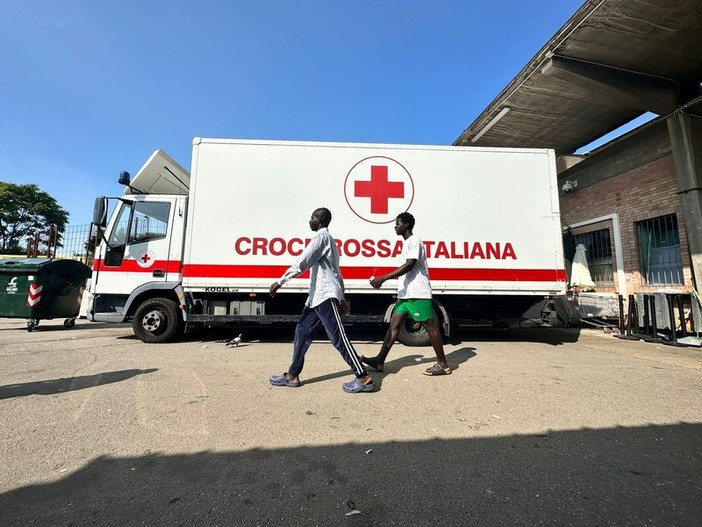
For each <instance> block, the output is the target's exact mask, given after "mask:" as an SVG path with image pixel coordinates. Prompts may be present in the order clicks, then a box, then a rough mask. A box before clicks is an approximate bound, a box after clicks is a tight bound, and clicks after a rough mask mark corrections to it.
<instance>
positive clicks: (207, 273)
mask: <svg viewBox="0 0 702 527" xmlns="http://www.w3.org/2000/svg"><path fill="white" fill-rule="evenodd" d="M287 269H288V267H287V266H283V265H209V264H185V265H184V266H183V277H184V278H272V279H277V278H280V277H281V276H282V275H283V273H285V271H286V270H287ZM394 269H395V267H342V268H341V274H342V275H343V276H344V278H346V279H365V280H367V279H369V278H370V277H371V276H381V275H384V274H386V273H389V272H390V271H392V270H394ZM302 276H303V277H305V276H307V273H305V274H303V275H302ZM429 276H430V278H431V279H432V280H446V281H463V280H464V281H472V282H477V281H481V282H482V281H496V282H565V280H566V273H565V270H564V269H451V268H442V267H432V268H431V269H429Z"/></svg>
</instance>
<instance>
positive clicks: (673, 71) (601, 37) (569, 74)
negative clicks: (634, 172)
mask: <svg viewBox="0 0 702 527" xmlns="http://www.w3.org/2000/svg"><path fill="white" fill-rule="evenodd" d="M700 30H702V2H701V1H700V0H677V1H675V2H652V1H643V0H598V1H588V2H586V3H585V4H584V5H583V6H582V7H581V8H580V9H579V10H578V11H577V12H576V13H575V14H574V15H573V16H572V17H571V18H570V20H568V22H566V24H565V25H564V26H563V27H562V28H561V29H560V30H559V31H558V32H557V33H556V34H555V35H554V36H553V37H552V38H551V39H550V40H549V41H548V42H547V43H546V45H545V46H544V47H543V48H542V49H541V50H540V51H539V52H538V53H537V54H536V56H535V57H534V58H533V59H532V60H531V61H529V63H528V64H527V65H526V66H525V67H524V69H523V70H522V71H521V72H520V73H519V74H518V75H517V76H516V77H515V78H514V79H513V80H512V81H511V82H510V83H509V84H508V85H507V87H506V88H505V89H504V90H503V91H502V92H501V93H500V94H499V95H498V96H497V98H496V99H495V100H494V101H493V102H492V103H491V104H490V105H489V106H488V107H487V108H486V109H485V110H484V111H483V112H482V113H481V114H480V116H479V117H478V118H477V119H476V120H475V121H474V122H473V123H472V124H471V125H470V126H469V127H468V128H466V130H465V131H464V132H463V133H462V134H461V135H460V137H458V138H457V139H456V141H455V142H454V145H467V146H509V147H535V148H553V149H555V150H556V152H557V153H559V154H570V153H573V152H575V151H576V150H577V149H578V148H580V147H582V146H584V145H587V144H589V143H591V142H592V141H594V140H596V139H598V138H600V137H602V136H603V135H605V134H607V133H609V132H611V131H612V130H615V129H617V128H618V127H620V126H621V125H623V124H626V123H627V122H629V121H631V120H632V119H634V118H636V117H638V116H639V115H641V114H643V113H645V112H647V111H650V112H653V113H656V114H658V115H667V114H668V113H671V112H673V111H675V110H676V109H677V108H678V107H679V106H681V105H683V104H685V103H687V102H689V101H691V100H693V99H694V98H696V97H698V96H699V95H700V81H702V35H700ZM505 108H509V109H508V110H506V109H505ZM498 116H499V117H498ZM491 123H492V124H491ZM476 137H477V139H476Z"/></svg>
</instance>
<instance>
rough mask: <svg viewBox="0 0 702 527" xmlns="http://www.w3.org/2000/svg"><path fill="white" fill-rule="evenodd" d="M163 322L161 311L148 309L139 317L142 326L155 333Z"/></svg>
mask: <svg viewBox="0 0 702 527" xmlns="http://www.w3.org/2000/svg"><path fill="white" fill-rule="evenodd" d="M164 323H165V319H164V316H163V313H161V312H160V311H157V310H154V311H149V312H148V313H146V314H145V315H144V316H143V317H142V319H141V325H142V327H143V328H144V329H145V330H146V331H148V332H149V333H156V332H157V331H158V330H159V328H160V327H161V326H162V325H163V324H164Z"/></svg>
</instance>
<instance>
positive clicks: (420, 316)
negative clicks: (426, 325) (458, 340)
mask: <svg viewBox="0 0 702 527" xmlns="http://www.w3.org/2000/svg"><path fill="white" fill-rule="evenodd" d="M393 313H406V314H407V315H409V316H410V317H412V319H413V320H416V321H417V322H424V321H425V320H429V319H430V318H434V307H433V306H432V303H431V299H429V298H404V299H400V300H398V301H397V303H396V304H395V309H394V310H393Z"/></svg>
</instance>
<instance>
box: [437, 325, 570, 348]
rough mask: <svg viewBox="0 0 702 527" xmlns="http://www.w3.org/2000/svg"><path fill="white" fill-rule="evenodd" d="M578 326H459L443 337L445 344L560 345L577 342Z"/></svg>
mask: <svg viewBox="0 0 702 527" xmlns="http://www.w3.org/2000/svg"><path fill="white" fill-rule="evenodd" d="M579 338H580V328H545V327H544V328H509V329H497V328H480V329H467V328H459V329H457V330H456V331H454V332H452V334H451V337H449V338H448V339H445V341H444V342H445V343H447V344H460V343H463V342H535V343H541V344H548V345H551V346H560V345H563V344H566V343H572V342H577V341H578V339H579Z"/></svg>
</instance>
